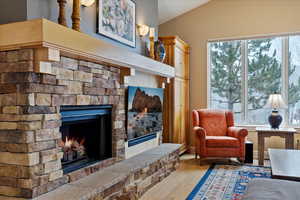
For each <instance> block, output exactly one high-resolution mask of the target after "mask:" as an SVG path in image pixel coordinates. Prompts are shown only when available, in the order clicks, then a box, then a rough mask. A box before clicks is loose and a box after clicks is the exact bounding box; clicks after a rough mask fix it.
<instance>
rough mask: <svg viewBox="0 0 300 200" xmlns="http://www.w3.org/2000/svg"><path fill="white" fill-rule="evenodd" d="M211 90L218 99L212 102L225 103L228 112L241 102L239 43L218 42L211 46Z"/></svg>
mask: <svg viewBox="0 0 300 200" xmlns="http://www.w3.org/2000/svg"><path fill="white" fill-rule="evenodd" d="M211 49H212V52H211V58H212V60H211V62H212V66H213V67H212V72H211V73H212V75H211V89H212V93H213V94H217V95H218V97H221V98H216V99H214V101H218V103H226V104H227V105H228V109H229V110H233V105H234V104H236V103H240V102H241V86H242V78H241V74H242V73H241V70H242V64H241V42H239V41H236V42H219V43H213V44H212V46H211Z"/></svg>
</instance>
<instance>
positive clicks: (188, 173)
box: [141, 154, 209, 200]
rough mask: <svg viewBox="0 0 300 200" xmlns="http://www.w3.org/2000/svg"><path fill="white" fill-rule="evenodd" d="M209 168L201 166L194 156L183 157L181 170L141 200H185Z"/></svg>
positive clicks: (204, 165)
mask: <svg viewBox="0 0 300 200" xmlns="http://www.w3.org/2000/svg"><path fill="white" fill-rule="evenodd" d="M208 168H209V165H208V164H202V165H201V166H200V165H199V160H195V156H194V155H191V154H188V155H183V156H181V162H180V165H179V168H178V169H177V170H176V171H175V172H173V173H172V174H171V175H170V176H168V177H167V178H165V179H164V180H162V181H161V182H160V183H158V184H157V185H155V186H154V187H152V188H151V189H150V190H148V191H147V192H146V193H145V194H144V195H143V196H142V198H141V200H184V199H186V197H187V196H188V195H189V193H190V192H191V191H192V190H193V188H194V187H195V185H196V184H197V183H198V182H199V180H200V179H201V177H202V176H203V175H204V174H205V172H206V170H207V169H208Z"/></svg>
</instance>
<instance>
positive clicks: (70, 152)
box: [62, 137, 86, 162]
mask: <svg viewBox="0 0 300 200" xmlns="http://www.w3.org/2000/svg"><path fill="white" fill-rule="evenodd" d="M84 141H85V140H84V139H82V140H80V141H78V140H76V139H68V137H66V140H65V141H64V142H62V149H63V152H64V155H63V161H64V162H67V161H73V160H76V159H79V158H80V157H83V156H85V154H86V152H85V147H84Z"/></svg>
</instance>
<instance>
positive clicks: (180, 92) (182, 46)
mask: <svg viewBox="0 0 300 200" xmlns="http://www.w3.org/2000/svg"><path fill="white" fill-rule="evenodd" d="M159 40H160V41H162V42H163V44H164V45H165V48H166V53H167V54H166V59H165V63H166V64H169V65H171V66H173V67H174V68H175V78H173V79H171V82H170V83H169V84H167V85H166V88H165V97H164V131H163V141H164V142H171V143H178V144H182V149H181V152H184V151H186V150H187V142H188V141H187V139H188V134H189V129H190V128H189V123H190V120H189V96H190V94H189V82H190V81H189V46H188V45H187V44H186V43H185V42H184V41H182V40H181V39H180V38H179V37H177V36H170V37H159Z"/></svg>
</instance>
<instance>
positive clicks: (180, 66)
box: [174, 47, 185, 78]
mask: <svg viewBox="0 0 300 200" xmlns="http://www.w3.org/2000/svg"><path fill="white" fill-rule="evenodd" d="M174 54H175V55H174V67H175V75H176V76H177V77H180V78H183V77H184V76H185V74H184V64H185V62H184V52H183V51H182V50H181V49H179V48H177V47H175V53H174Z"/></svg>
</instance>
